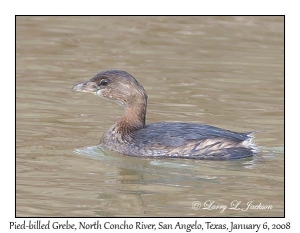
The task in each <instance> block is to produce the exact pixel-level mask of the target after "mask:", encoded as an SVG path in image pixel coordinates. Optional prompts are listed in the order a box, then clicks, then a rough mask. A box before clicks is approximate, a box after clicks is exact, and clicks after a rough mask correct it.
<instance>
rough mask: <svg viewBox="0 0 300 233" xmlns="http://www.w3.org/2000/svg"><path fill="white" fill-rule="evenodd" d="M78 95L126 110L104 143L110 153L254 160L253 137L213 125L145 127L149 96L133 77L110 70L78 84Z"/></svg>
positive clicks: (156, 124)
mask: <svg viewBox="0 0 300 233" xmlns="http://www.w3.org/2000/svg"><path fill="white" fill-rule="evenodd" d="M73 90H75V91H81V92H92V93H94V94H96V95H98V96H100V97H104V98H106V99H110V100H114V101H116V102H118V103H120V104H121V105H122V106H123V107H124V115H123V117H122V118H121V119H120V120H119V121H118V122H117V123H115V124H114V125H113V126H112V127H111V128H110V129H109V130H108V131H107V132H106V133H105V134H104V135H103V136H102V139H101V141H100V143H101V144H102V145H104V146H105V147H107V148H108V149H110V150H113V151H117V152H119V153H122V154H125V155H132V156H151V157H176V158H193V159H213V160H226V159H239V158H244V157H249V156H253V155H255V154H256V152H257V151H256V148H255V145H254V143H253V142H252V139H253V135H252V134H253V133H251V132H250V133H236V132H232V131H228V130H224V129H220V128H217V127H214V126H210V125H203V124H190V123H177V122H158V123H153V124H149V125H145V118H146V107H147V95H146V92H145V90H144V88H143V87H142V86H141V85H140V84H139V83H138V81H137V80H136V79H135V78H134V77H133V76H132V75H130V74H129V73H127V72H125V71H122V70H108V71H103V72H100V73H98V74H97V75H96V76H95V77H93V78H92V79H90V80H89V81H86V82H82V83H78V84H77V85H75V86H74V87H73Z"/></svg>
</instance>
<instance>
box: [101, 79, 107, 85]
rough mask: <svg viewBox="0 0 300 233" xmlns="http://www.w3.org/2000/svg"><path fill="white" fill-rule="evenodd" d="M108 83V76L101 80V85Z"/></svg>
mask: <svg viewBox="0 0 300 233" xmlns="http://www.w3.org/2000/svg"><path fill="white" fill-rule="evenodd" d="M107 84H108V80H107V79H106V78H104V79H102V80H101V81H100V85H101V86H107Z"/></svg>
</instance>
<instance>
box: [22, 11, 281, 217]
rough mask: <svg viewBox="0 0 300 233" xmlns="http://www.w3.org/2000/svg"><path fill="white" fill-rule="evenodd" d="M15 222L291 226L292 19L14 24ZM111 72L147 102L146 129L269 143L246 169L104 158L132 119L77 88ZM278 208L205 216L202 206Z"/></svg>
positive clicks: (28, 20) (36, 20)
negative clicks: (212, 219)
mask: <svg viewBox="0 0 300 233" xmlns="http://www.w3.org/2000/svg"><path fill="white" fill-rule="evenodd" d="M16 66H17V67H16V68H17V74H16V75H17V76H16V95H17V96H16V114H17V115H16V119H17V122H16V124H17V125H16V127H17V128H16V130H17V132H16V148H17V155H16V161H17V168H16V179H17V180H16V182H17V183H16V205H17V206H16V215H17V217H26V216H31V217H34V216H35V217H42V216H47V217H50V216H52V217H60V216H69V217H71V216H77V217H93V216H99V217H101V216H105V217H109V216H142V217H143V216H158V217H167V216H185V217H188V216H199V217H201V216H203V217H206V216H207V217H209V216H224V217H228V216H231V217H234V216H251V217H259V216H262V217H271V216H278V217H279V216H283V215H284V18H283V17H282V16H281V17H270V16H268V17H267V16H264V17H250V16H245V17H242V16H238V17H234V16H230V17H229V16H228V17H227V16H226V17H225V16H222V17H221V16H220V17H208V16H203V17H172V16H169V17H158V16H156V17H146V16H145V17H125V16H124V17H108V16H107V17H106V16H105V17H104V16H103V17H92V16H90V17H89V16H86V17H54V16H53V17H46V16H44V17H25V16H18V17H17V18H16ZM107 69H122V70H126V71H127V72H129V73H131V74H132V75H133V76H134V77H135V78H136V79H137V80H138V81H139V82H140V83H141V84H142V85H143V86H144V88H145V90H146V92H147V94H148V109H147V120H146V121H147V123H152V122H157V121H185V122H195V123H204V124H210V125H214V126H217V127H221V128H225V129H229V130H232V131H241V132H244V131H259V132H258V133H257V134H256V140H255V141H256V143H257V145H258V148H259V150H260V153H259V154H258V155H257V156H256V157H255V158H251V159H245V160H236V161H222V162H219V161H199V160H198V161H197V160H185V159H151V158H148V159H145V158H135V157H129V156H124V155H120V154H117V153H113V152H110V151H106V150H105V149H103V148H101V147H99V146H97V144H98V143H99V140H100V138H101V136H102V134H103V133H104V132H105V131H106V130H107V129H108V128H109V127H110V126H111V125H112V124H113V123H114V122H115V121H117V119H119V118H120V117H121V115H122V111H123V110H122V108H121V107H120V106H118V105H116V104H115V103H112V102H109V101H105V100H103V99H100V98H98V97H97V96H94V95H91V94H86V93H77V92H73V91H72V87H73V86H74V85H75V84H76V83H78V82H81V81H84V80H88V79H90V78H91V77H93V76H94V75H95V74H96V73H98V72H100V71H103V70H107ZM235 200H237V201H240V202H241V203H240V207H241V208H246V207H247V203H248V202H250V201H253V204H259V203H261V204H263V205H271V206H272V209H271V210H269V209H249V210H247V211H238V210H225V211H224V212H223V213H221V212H220V210H211V211H209V210H204V209H202V208H200V209H198V210H195V209H193V208H192V203H193V202H194V201H199V202H201V203H202V206H203V203H204V202H205V201H214V203H215V204H216V205H227V206H228V207H230V203H231V202H232V201H235Z"/></svg>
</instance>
